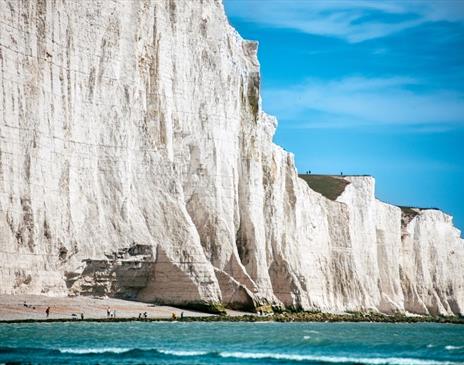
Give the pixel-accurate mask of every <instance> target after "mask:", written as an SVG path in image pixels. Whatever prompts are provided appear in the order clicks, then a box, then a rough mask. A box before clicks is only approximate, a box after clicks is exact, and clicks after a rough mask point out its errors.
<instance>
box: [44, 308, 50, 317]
mask: <svg viewBox="0 0 464 365" xmlns="http://www.w3.org/2000/svg"><path fill="white" fill-rule="evenodd" d="M45 314H46V315H47V318H48V316H49V315H50V307H47V309H45Z"/></svg>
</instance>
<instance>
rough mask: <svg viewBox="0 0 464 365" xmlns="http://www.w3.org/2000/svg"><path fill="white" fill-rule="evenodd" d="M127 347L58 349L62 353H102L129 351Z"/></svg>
mask: <svg viewBox="0 0 464 365" xmlns="http://www.w3.org/2000/svg"><path fill="white" fill-rule="evenodd" d="M131 350H132V349H129V348H121V347H102V348H85V349H76V348H64V349H59V351H60V352H61V353H63V354H104V353H110V352H112V353H114V354H122V353H124V352H128V351H131Z"/></svg>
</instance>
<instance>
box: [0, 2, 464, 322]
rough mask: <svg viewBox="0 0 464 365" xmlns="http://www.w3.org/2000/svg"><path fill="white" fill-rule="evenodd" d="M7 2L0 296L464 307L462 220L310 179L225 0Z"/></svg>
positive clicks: (0, 59) (365, 185)
mask: <svg viewBox="0 0 464 365" xmlns="http://www.w3.org/2000/svg"><path fill="white" fill-rule="evenodd" d="M0 14H1V22H0V38H1V44H0V51H1V52H0V64H1V76H0V79H1V84H0V105H1V107H0V108H1V118H2V119H1V123H0V183H1V190H0V293H3V294H44V295H48V296H65V295H102V296H103V295H107V296H112V297H118V298H129V299H136V300H139V301H146V302H156V303H166V304H174V305H182V306H185V305H187V306H194V307H197V308H203V309H207V310H213V311H215V310H216V311H220V310H222V305H224V306H226V307H230V308H239V309H253V308H257V307H258V308H264V309H268V308H269V306H271V305H274V306H281V307H287V308H294V309H304V310H322V311H332V312H333V311H368V310H373V311H381V312H385V313H393V312H405V311H407V312H411V313H417V314H432V315H438V314H440V315H451V314H461V315H462V314H463V313H464V274H463V272H464V271H463V270H462V269H463V267H464V244H463V240H462V239H461V238H460V232H459V230H457V229H456V228H455V227H453V224H452V218H451V217H450V216H449V215H447V214H445V213H443V212H441V211H439V210H420V209H406V208H403V209H401V208H399V207H395V206H392V205H389V204H386V203H383V202H381V201H379V200H377V199H376V198H375V193H374V187H375V186H374V185H375V183H374V179H373V178H372V177H368V176H359V177H343V178H342V177H340V178H339V179H343V180H344V181H345V182H346V183H343V184H342V185H344V187H343V189H342V191H341V192H340V194H339V195H338V196H337V197H336V198H333V199H328V198H326V197H325V196H324V195H322V194H320V193H318V192H317V191H315V190H313V189H311V188H310V186H309V185H308V183H307V182H306V181H304V180H303V179H301V178H299V177H298V174H297V171H296V169H295V164H294V159H293V155H292V154H290V153H288V152H286V151H284V150H283V149H282V148H280V147H279V146H277V145H275V144H273V143H272V137H273V135H274V131H275V128H276V125H277V123H276V120H275V119H274V118H273V117H271V116H269V115H267V114H265V113H264V111H263V110H262V108H261V101H260V73H259V63H258V60H257V43H256V42H250V41H246V40H243V39H242V38H241V37H240V36H239V35H238V33H237V32H236V31H235V30H234V29H233V28H232V27H231V26H230V25H229V24H228V21H227V18H226V16H225V13H224V8H223V5H222V3H221V1H219V0H203V1H189V0H169V1H168V0H154V1H153V0H152V1H122V0H119V1H111V2H110V1H104V2H85V3H81V2H78V1H64V0H57V1H44V0H37V1H32V0H30V1H22V2H16V1H12V0H11V1H9V0H0Z"/></svg>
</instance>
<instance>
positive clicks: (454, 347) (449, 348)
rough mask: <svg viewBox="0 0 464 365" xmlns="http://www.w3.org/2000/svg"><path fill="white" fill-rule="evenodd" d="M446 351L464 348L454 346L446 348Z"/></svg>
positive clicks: (463, 347)
mask: <svg viewBox="0 0 464 365" xmlns="http://www.w3.org/2000/svg"><path fill="white" fill-rule="evenodd" d="M445 349H447V350H448V351H452V350H461V349H464V346H452V345H448V346H445Z"/></svg>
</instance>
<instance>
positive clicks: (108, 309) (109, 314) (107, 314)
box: [106, 307, 111, 318]
mask: <svg viewBox="0 0 464 365" xmlns="http://www.w3.org/2000/svg"><path fill="white" fill-rule="evenodd" d="M110 317H111V311H110V307H108V308H106V318H110Z"/></svg>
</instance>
